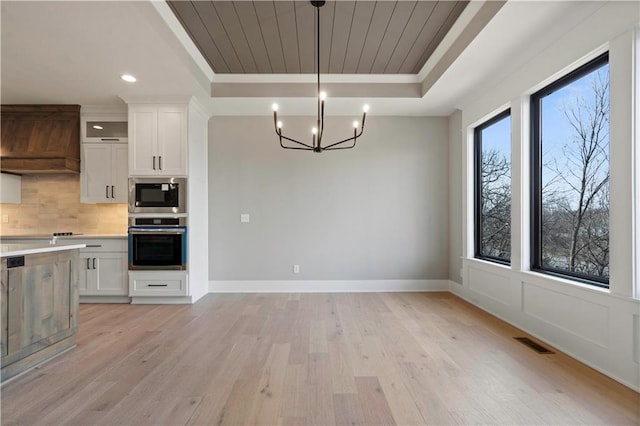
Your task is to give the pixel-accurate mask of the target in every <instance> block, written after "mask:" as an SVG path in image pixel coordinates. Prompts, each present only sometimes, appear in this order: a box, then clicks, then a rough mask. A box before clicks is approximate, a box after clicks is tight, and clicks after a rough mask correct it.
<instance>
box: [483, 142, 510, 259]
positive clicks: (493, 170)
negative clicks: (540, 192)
mask: <svg viewBox="0 0 640 426" xmlns="http://www.w3.org/2000/svg"><path fill="white" fill-rule="evenodd" d="M481 244H482V252H483V254H485V255H489V256H494V257H499V258H506V259H508V258H510V254H511V253H510V252H511V160H510V159H508V158H507V157H506V156H505V155H504V154H503V153H501V152H500V151H498V150H497V149H488V150H483V151H482V243H481Z"/></svg>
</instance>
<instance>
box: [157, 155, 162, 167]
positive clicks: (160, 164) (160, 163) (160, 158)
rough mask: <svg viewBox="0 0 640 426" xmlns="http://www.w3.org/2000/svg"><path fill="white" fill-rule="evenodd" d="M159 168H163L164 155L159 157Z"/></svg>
mask: <svg viewBox="0 0 640 426" xmlns="http://www.w3.org/2000/svg"><path fill="white" fill-rule="evenodd" d="M158 168H159V169H160V170H162V155H161V156H160V157H158Z"/></svg>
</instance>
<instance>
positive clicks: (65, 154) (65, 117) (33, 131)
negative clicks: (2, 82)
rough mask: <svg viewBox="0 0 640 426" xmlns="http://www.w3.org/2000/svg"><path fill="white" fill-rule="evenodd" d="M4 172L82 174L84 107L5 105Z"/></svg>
mask: <svg viewBox="0 0 640 426" xmlns="http://www.w3.org/2000/svg"><path fill="white" fill-rule="evenodd" d="M0 121H1V127H2V135H1V137H2V139H1V140H0V169H1V170H2V171H3V172H8V173H14V174H19V175H22V174H28V173H31V174H34V173H80V105H2V106H0Z"/></svg>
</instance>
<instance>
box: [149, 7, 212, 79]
mask: <svg viewBox="0 0 640 426" xmlns="http://www.w3.org/2000/svg"><path fill="white" fill-rule="evenodd" d="M151 4H152V5H153V7H154V9H155V10H156V11H157V12H158V15H160V17H161V18H162V20H163V21H164V22H166V24H167V26H168V27H169V29H170V30H171V31H172V32H173V34H174V35H175V36H176V38H177V39H178V41H179V42H180V44H182V46H184V48H185V50H186V51H187V53H188V54H189V56H191V58H192V59H193V61H194V62H195V64H196V65H197V66H198V68H200V71H202V72H203V73H204V75H205V76H206V77H207V78H208V79H209V81H212V80H213V78H214V76H215V72H214V71H213V70H212V69H211V67H210V66H209V63H208V62H207V61H206V59H204V56H202V53H200V50H198V48H197V47H196V45H195V43H194V42H193V41H192V40H191V37H189V34H187V32H186V31H185V30H184V28H183V27H182V24H181V23H180V21H178V18H176V15H175V14H174V13H173V11H172V10H171V8H170V7H169V5H168V4H167V3H166V2H165V1H163V0H155V1H151Z"/></svg>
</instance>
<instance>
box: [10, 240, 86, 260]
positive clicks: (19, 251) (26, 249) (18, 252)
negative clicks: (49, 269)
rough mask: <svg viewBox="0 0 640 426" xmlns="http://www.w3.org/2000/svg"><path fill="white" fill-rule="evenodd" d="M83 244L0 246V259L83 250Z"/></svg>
mask: <svg viewBox="0 0 640 426" xmlns="http://www.w3.org/2000/svg"><path fill="white" fill-rule="evenodd" d="M85 247H86V245H85V244H74V243H69V244H65V243H57V244H45V243H39V244H0V257H10V256H24V255H27V254H38V253H46V252H51V251H61V250H74V249H81V248H85Z"/></svg>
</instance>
